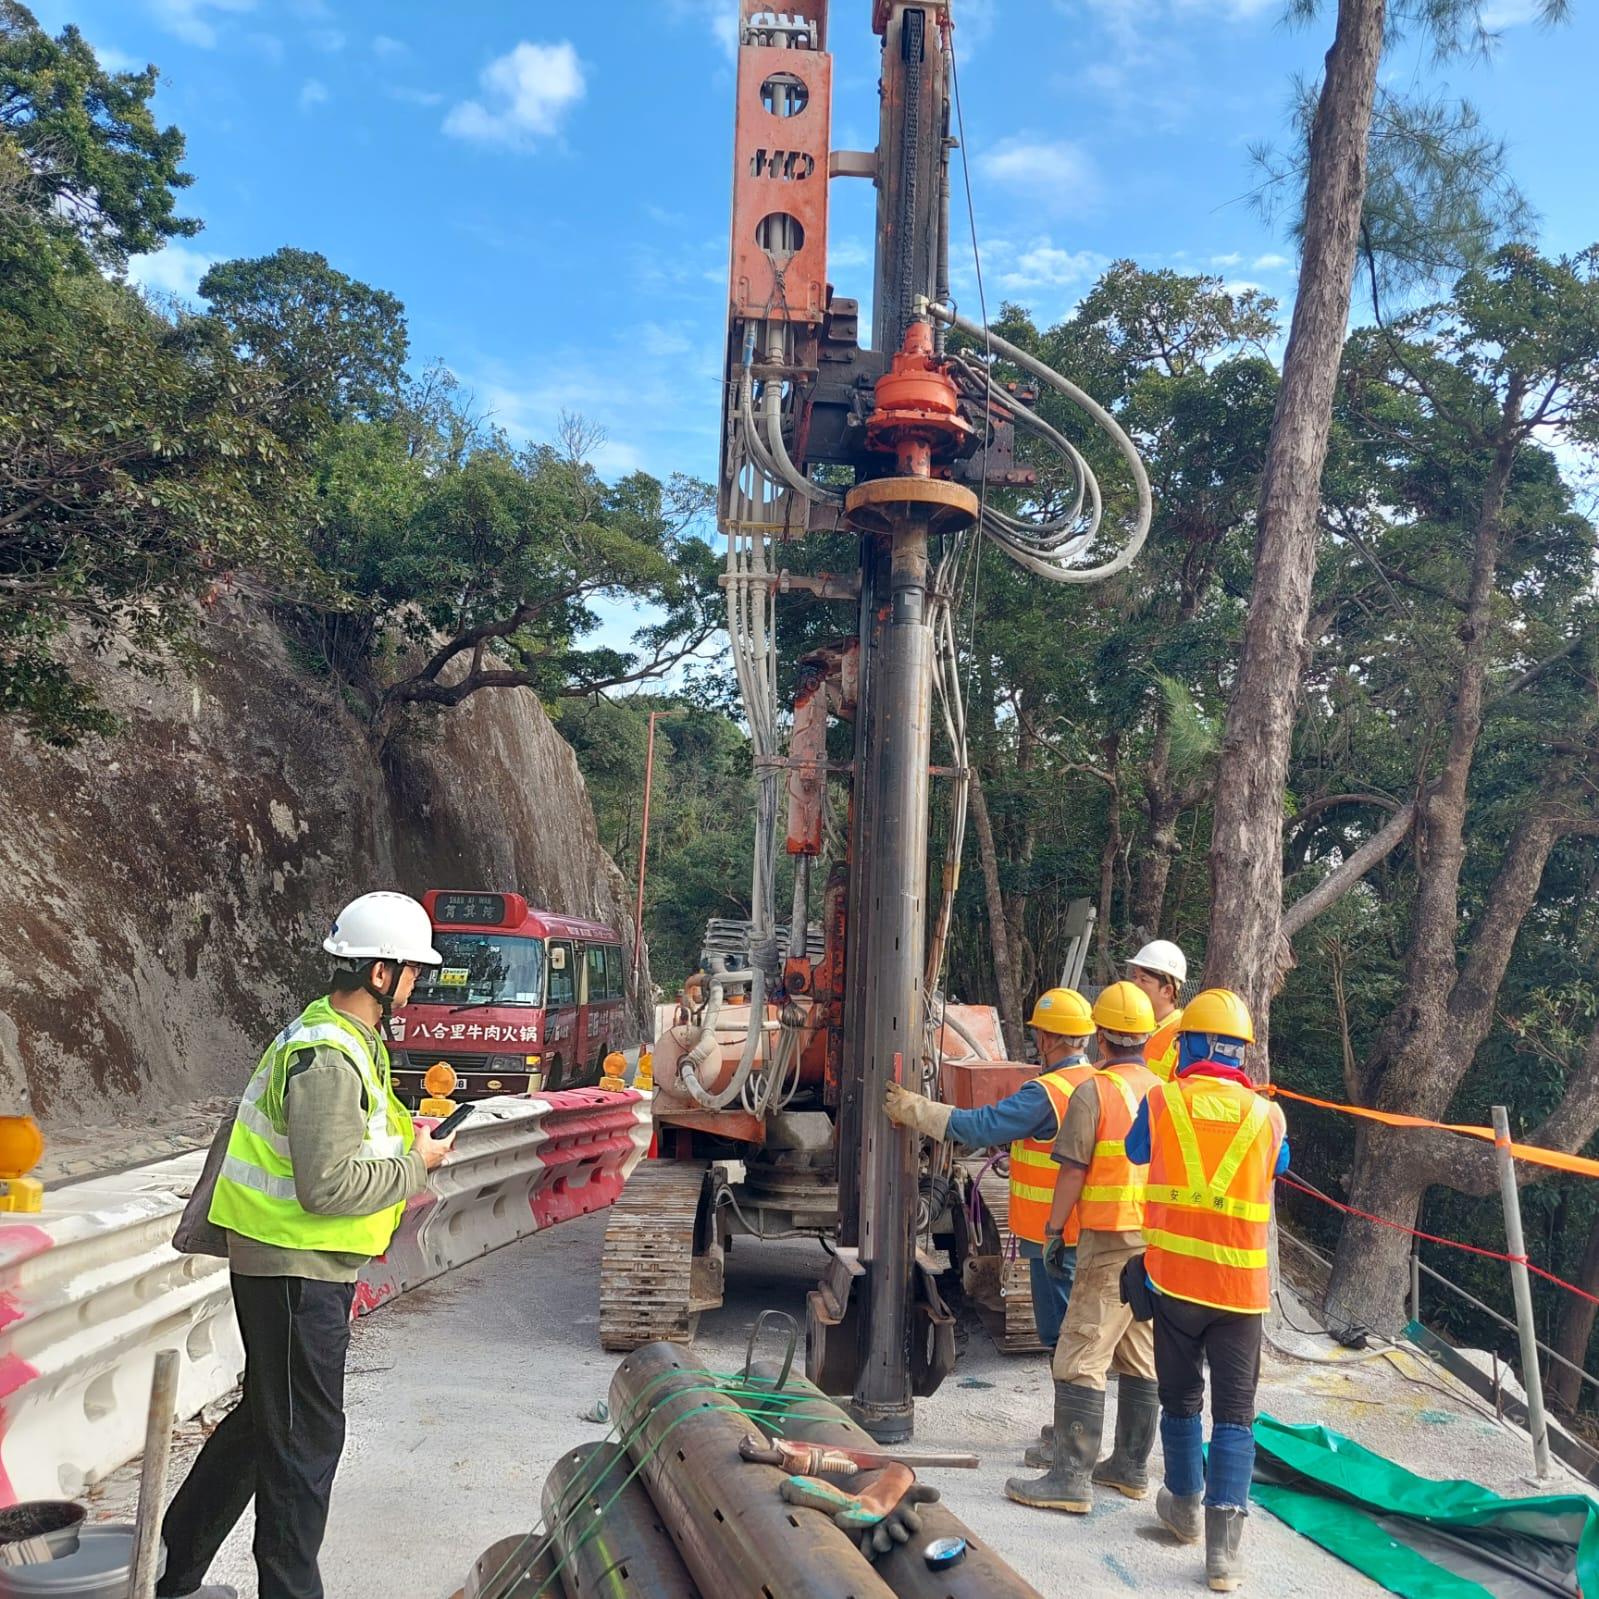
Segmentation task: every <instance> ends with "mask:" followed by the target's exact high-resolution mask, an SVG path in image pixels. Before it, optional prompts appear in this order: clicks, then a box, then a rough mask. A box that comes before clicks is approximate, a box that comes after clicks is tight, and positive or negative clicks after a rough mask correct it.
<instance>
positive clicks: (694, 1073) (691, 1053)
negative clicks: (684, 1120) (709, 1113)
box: [677, 956, 766, 1110]
mask: <svg viewBox="0 0 1599 1599" xmlns="http://www.w3.org/2000/svg"><path fill="white" fill-rule="evenodd" d="M705 976H706V994H705V1011H704V1016H703V1019H702V1020H701V1022H700V1032H699V1037H698V1038H696V1039H695V1040H694V1042H693V1043H692V1044H691V1045H690V1046H689V1048H688V1050H687V1052H686V1053H685V1054H684V1055H683V1056H682V1057H681V1059H680V1060H679V1061H678V1063H677V1074H678V1081H679V1082H680V1083H682V1085H683V1087H684V1088H685V1089H687V1090H688V1096H689V1098H690V1099H692V1100H693V1101H694V1103H695V1104H697V1105H701V1106H703V1107H704V1108H705V1109H706V1110H725V1109H726V1108H727V1107H728V1106H729V1105H731V1104H732V1103H733V1101H734V1100H735V1099H736V1098H737V1097H738V1094H739V1091H740V1090H741V1089H742V1088H743V1086H744V1079H745V1078H746V1077H748V1076H749V1072H750V1066H751V1064H752V1063H753V1061H754V1051H753V1050H752V1049H751V1048H750V1047H749V1045H748V1043H747V1042H746V1045H745V1049H744V1053H743V1057H742V1058H741V1059H740V1061H739V1064H738V1069H737V1070H736V1071H735V1072H734V1073H733V1075H732V1077H730V1078H729V1079H728V1082H727V1086H726V1087H725V1088H723V1089H722V1090H721V1091H720V1092H719V1093H715V1094H713V1093H712V1092H711V1091H710V1090H709V1089H708V1088H706V1087H705V1085H704V1084H703V1083H702V1082H701V1081H700V1077H699V1074H700V1073H701V1072H702V1071H704V1069H705V1068H706V1067H707V1066H708V1065H710V1063H711V1060H712V1058H713V1057H715V1056H716V1055H718V1054H720V1052H721V1048H722V1046H721V1042H720V1040H719V1039H718V1038H717V1036H716V1022H717V1018H718V1016H719V1015H720V1014H721V1010H722V998H723V992H724V987H723V985H724V984H726V983H728V982H736V981H742V980H744V979H749V980H751V982H752V987H751V989H750V1022H751V1032H752V1034H753V1033H754V1031H755V1016H756V1011H755V1008H754V1007H755V999H756V995H757V994H758V993H759V992H760V986H761V984H760V974H759V973H758V972H753V971H749V972H729V971H728V970H727V962H726V961H725V960H724V959H723V958H721V957H720V956H713V957H712V958H711V959H710V960H708V961H707V962H706V963H705ZM765 1009H766V1007H765V1004H764V1002H763V1003H762V1005H761V1011H762V1012H763V1013H764V1011H765Z"/></svg>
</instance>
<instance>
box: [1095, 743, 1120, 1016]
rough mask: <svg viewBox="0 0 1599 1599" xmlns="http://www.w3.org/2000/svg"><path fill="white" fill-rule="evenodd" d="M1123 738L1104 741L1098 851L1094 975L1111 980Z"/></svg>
mask: <svg viewBox="0 0 1599 1599" xmlns="http://www.w3.org/2000/svg"><path fill="white" fill-rule="evenodd" d="M1120 760H1121V740H1120V738H1119V737H1118V736H1117V735H1116V734H1114V733H1112V734H1111V735H1110V737H1109V738H1107V739H1106V740H1105V743H1104V767H1105V770H1106V771H1107V772H1109V773H1110V775H1111V782H1110V783H1109V785H1108V786H1107V787H1106V789H1105V844H1104V847H1103V848H1102V849H1101V850H1100V852H1099V913H1098V915H1097V917H1096V918H1095V972H1094V975H1095V977H1096V978H1097V979H1098V980H1099V982H1100V984H1101V985H1104V984H1106V983H1108V982H1109V981H1110V980H1111V977H1112V975H1113V974H1114V972H1115V970H1116V962H1115V957H1114V955H1113V954H1112V952H1111V931H1112V928H1113V927H1114V925H1115V923H1114V919H1113V916H1112V912H1113V911H1114V910H1115V907H1116V857H1117V856H1118V855H1119V854H1120V853H1121V847H1122V796H1121V784H1120V781H1119V778H1120V772H1119V770H1118V763H1119V762H1120Z"/></svg>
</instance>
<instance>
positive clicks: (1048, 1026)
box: [1027, 988, 1094, 1038]
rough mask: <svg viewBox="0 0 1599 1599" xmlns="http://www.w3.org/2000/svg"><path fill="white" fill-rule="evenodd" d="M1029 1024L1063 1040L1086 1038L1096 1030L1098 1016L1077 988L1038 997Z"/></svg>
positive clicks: (1028, 1019) (1061, 989) (1062, 989)
mask: <svg viewBox="0 0 1599 1599" xmlns="http://www.w3.org/2000/svg"><path fill="white" fill-rule="evenodd" d="M1027 1025H1028V1026H1029V1027H1036V1028H1038V1030H1039V1031H1040V1032H1043V1033H1059V1034H1060V1035H1061V1036H1062V1037H1063V1038H1086V1037H1087V1036H1088V1035H1089V1034H1090V1033H1091V1032H1093V1030H1094V1014H1093V1012H1092V1011H1091V1010H1089V1008H1088V1001H1087V1000H1086V999H1084V998H1083V996H1082V995H1081V994H1079V993H1078V992H1077V990H1076V989H1075V988H1052V989H1050V990H1049V991H1048V992H1047V993H1044V994H1040V995H1039V996H1038V999H1037V1000H1036V1001H1035V1002H1034V1005H1033V1014H1032V1015H1031V1016H1029V1017H1028V1018H1027Z"/></svg>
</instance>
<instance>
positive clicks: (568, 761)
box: [0, 605, 648, 1122]
mask: <svg viewBox="0 0 1599 1599" xmlns="http://www.w3.org/2000/svg"><path fill="white" fill-rule="evenodd" d="M204 644H205V649H206V660H205V662H204V664H203V665H202V666H201V667H200V668H199V670H198V671H197V673H196V674H195V676H194V677H192V678H189V677H185V676H184V675H182V674H181V673H174V675H173V676H172V677H171V678H170V679H169V680H168V681H165V682H154V681H150V680H147V679H144V678H139V677H134V676H131V675H130V674H127V673H125V672H120V671H118V670H116V669H115V668H113V667H111V666H109V665H108V666H107V667H106V668H105V669H104V670H103V671H102V672H101V673H100V674H99V675H100V681H101V685H102V693H103V695H104V697H105V699H106V702H107V703H108V704H109V705H110V706H111V707H112V708H113V709H114V710H115V711H117V712H118V713H119V714H120V715H121V716H122V717H124V718H125V719H126V721H127V723H128V728H127V731H126V732H125V733H124V734H123V735H122V736H121V737H118V738H116V739H111V740H105V741H102V742H99V743H97V744H95V745H92V746H89V747H86V748H84V749H81V750H77V751H73V752H62V751H58V750H50V749H44V748H41V747H39V746H37V745H33V744H30V743H28V742H27V741H26V740H25V739H23V737H22V736H21V735H20V733H19V732H18V731H17V730H16V729H15V728H13V727H7V726H5V725H4V724H0V796H3V802H0V926H3V927H4V929H5V933H4V936H3V938H0V1110H3V1111H11V1110H21V1109H24V1108H31V1109H32V1110H33V1111H34V1113H35V1114H37V1115H40V1116H44V1117H47V1118H49V1119H50V1120H52V1121H57V1122H59V1121H60V1120H61V1119H63V1118H68V1117H80V1116H81V1117H85V1118H87V1119H89V1120H93V1121H109V1120H112V1119H114V1118H115V1117H116V1116H117V1114H118V1112H119V1110H127V1111H133V1112H142V1113H145V1114H148V1113H149V1112H150V1111H151V1110H153V1109H155V1108H157V1107H158V1105H159V1104H160V1103H161V1102H163V1101H178V1100H189V1099H194V1098H198V1097H200V1096H202V1095H205V1094H209V1093H216V1092H217V1091H219V1090H226V1089H228V1088H230V1087H231V1088H233V1089H235V1090H236V1089H237V1086H238V1084H239V1083H240V1082H241V1081H242V1079H243V1076H244V1075H245V1074H246V1073H247V1072H248V1071H249V1069H250V1068H251V1067H252V1066H253V1065H254V1064H255V1062H256V1060H257V1059H258V1058H259V1056H260V1052H261V1050H262V1049H263V1048H264V1047H265V1044H266V1042H267V1041H268V1040H269V1039H270V1038H271V1036H272V1034H273V1032H275V1031H276V1030H277V1028H279V1027H281V1026H282V1025H283V1023H284V1022H285V1021H286V1020H287V1019H288V1018H289V1017H291V1016H292V1015H293V1014H294V1013H295V1011H296V1010H297V1009H298V1008H299V1007H300V1006H301V1005H303V1004H304V1003H305V1002H306V1001H307V1000H308V999H310V998H312V997H313V996H314V995H315V994H316V993H318V992H319V991H320V983H321V974H322V971H323V969H324V966H323V958H322V956H321V952H320V949H319V947H318V946H319V944H320V941H321V939H322V937H323V934H324V933H325V932H326V929H327V926H328V924H329V923H330V921H331V919H332V916H333V913H334V912H335V911H337V910H338V908H339V906H340V905H342V904H343V903H344V902H345V901H346V900H347V899H349V898H351V897H352V896H353V895H355V894H357V893H361V892H364V891H366V890H368V889H374V888H399V889H403V890H405V891H407V892H409V893H413V894H420V893H421V892H422V890H423V889H426V888H433V887H458V888H485V889H499V890H516V891H518V892H521V893H525V894H526V895H527V896H528V898H529V900H531V901H532V902H534V903H536V904H539V905H542V906H546V907H548V908H550V909H552V910H558V911H564V912H567V913H569V914H576V915H582V916H590V917H593V918H594V919H596V920H597V921H601V922H605V923H608V924H609V925H610V926H612V927H615V928H618V929H620V930H621V932H622V936H623V941H624V943H626V944H628V945H629V946H630V945H631V942H632V903H631V896H630V895H629V893H628V891H627V886H626V884H625V883H624V882H623V879H622V876H621V874H620V873H619V872H618V871H617V869H616V866H615V865H614V863H613V862H612V861H611V860H610V858H609V857H608V856H607V855H606V854H605V852H604V851H603V850H602V849H601V847H600V844H599V839H598V835H597V833H596V831H595V826H594V813H593V810H592V808H591V806H590V804H589V798H588V792H587V790H586V789H585V787H584V784H583V779H582V776H581V774H580V773H579V771H578V768H577V762H576V760H575V758H574V757H573V755H572V751H571V750H570V749H569V748H568V747H567V745H566V744H565V742H564V741H563V740H562V739H561V738H560V736H559V735H558V734H557V733H556V732H555V730H554V728H553V727H552V726H551V725H550V722H549V719H548V718H547V717H546V716H545V714H544V711H543V708H542V707H541V706H540V705H539V703H538V701H537V700H536V699H535V698H534V696H533V695H532V694H531V693H527V692H524V691H522V690H505V691H488V692H485V693H482V694H479V695H477V696H475V697H474V698H473V699H471V700H469V701H467V702H466V703H465V704H464V705H462V706H460V707H458V708H457V709H455V710H453V711H450V712H448V713H446V714H445V715H443V716H442V717H439V718H436V719H434V720H432V721H430V722H429V723H428V724H427V725H426V726H419V727H417V728H415V729H414V730H411V731H408V732H407V733H406V734H404V735H403V736H402V738H401V739H400V740H398V741H396V743H395V744H394V746H393V747H392V749H391V752H390V754H389V756H388V757H387V759H386V760H385V762H384V763H383V764H382V765H381V766H380V764H379V763H378V762H377V761H376V760H375V759H374V757H373V755H372V752H371V746H370V745H369V743H368V741H367V739H366V737H365V735H364V733H363V731H362V727H361V724H360V723H359V721H358V720H357V718H356V717H355V716H354V715H353V714H352V713H351V711H350V710H349V709H348V708H347V706H346V705H345V703H344V702H343V700H342V698H341V694H340V690H339V688H338V686H337V685H336V684H334V683H332V682H330V681H328V680H327V679H319V678H316V677H313V676H310V675H308V674H307V672H306V671H304V670H303V669H302V668H301V667H300V666H298V665H297V664H296V662H295V661H294V659H293V658H292V657H291V654H290V650H289V648H288V647H287V645H286V643H285V641H284V638H283V635H282V634H281V633H280V632H279V630H278V629H277V628H276V626H274V625H273V623H272V622H271V621H270V620H269V619H268V618H266V617H265V616H264V615H262V614H261V613H259V612H258V611H256V610H254V609H253V608H250V607H247V606H244V605H236V606H234V607H233V608H231V609H219V610H218V611H217V612H216V613H214V614H213V615H212V616H211V617H210V618H209V619H208V621H207V623H206V628H205V637H204ZM629 965H630V966H631V961H629ZM645 988H646V992H647V990H648V967H647V964H646V966H645ZM645 1014H646V1012H645V1011H644V1010H641V1009H639V1007H638V1006H637V1005H636V1004H635V1006H634V1030H635V1033H641V1032H642V1031H643V1022H644V1018H645Z"/></svg>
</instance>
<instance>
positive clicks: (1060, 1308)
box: [1022, 1242, 1077, 1349]
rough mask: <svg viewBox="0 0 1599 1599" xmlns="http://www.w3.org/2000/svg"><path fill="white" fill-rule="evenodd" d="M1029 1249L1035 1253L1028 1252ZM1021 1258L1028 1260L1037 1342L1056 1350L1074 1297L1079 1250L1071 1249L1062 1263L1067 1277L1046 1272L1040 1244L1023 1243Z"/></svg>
mask: <svg viewBox="0 0 1599 1599" xmlns="http://www.w3.org/2000/svg"><path fill="white" fill-rule="evenodd" d="M1029 1250H1031V1251H1032V1253H1030V1254H1029V1253H1028V1252H1029ZM1022 1256H1023V1258H1024V1259H1025V1260H1026V1261H1027V1274H1028V1283H1029V1286H1030V1287H1031V1288H1032V1293H1033V1326H1034V1327H1036V1328H1037V1329H1038V1341H1039V1343H1041V1344H1042V1345H1043V1346H1044V1348H1046V1349H1053V1348H1054V1347H1055V1345H1056V1344H1057V1343H1058V1342H1059V1341H1060V1328H1061V1323H1062V1322H1063V1321H1065V1319H1066V1306H1067V1303H1068V1302H1069V1301H1070V1299H1071V1297H1072V1278H1073V1277H1075V1276H1076V1275H1077V1251H1076V1250H1075V1249H1068V1250H1067V1251H1066V1254H1065V1256H1064V1257H1063V1259H1062V1261H1061V1269H1062V1270H1063V1271H1064V1272H1065V1273H1066V1275H1065V1277H1064V1278H1055V1277H1051V1276H1050V1274H1049V1273H1048V1272H1047V1271H1045V1270H1044V1251H1043V1249H1042V1248H1041V1247H1040V1246H1039V1245H1038V1244H1029V1243H1026V1242H1024V1243H1023V1244H1022Z"/></svg>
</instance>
